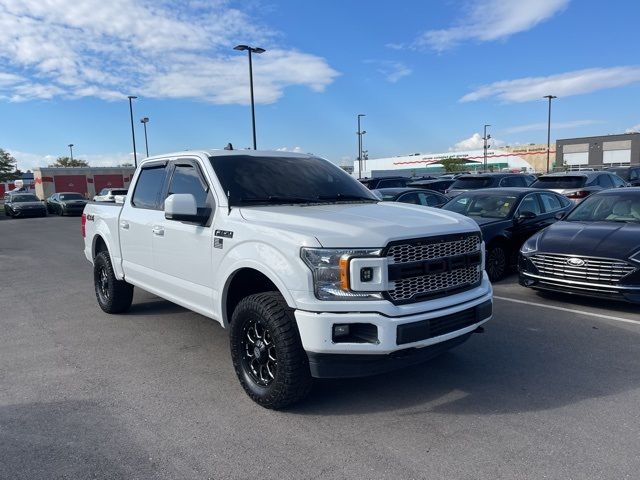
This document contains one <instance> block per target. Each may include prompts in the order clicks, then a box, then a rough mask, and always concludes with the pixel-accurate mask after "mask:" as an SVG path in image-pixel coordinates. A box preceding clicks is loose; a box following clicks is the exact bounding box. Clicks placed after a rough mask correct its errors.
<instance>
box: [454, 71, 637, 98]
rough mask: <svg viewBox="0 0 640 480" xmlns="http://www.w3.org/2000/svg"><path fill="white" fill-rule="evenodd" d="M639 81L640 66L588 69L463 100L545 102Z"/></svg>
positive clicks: (497, 85)
mask: <svg viewBox="0 0 640 480" xmlns="http://www.w3.org/2000/svg"><path fill="white" fill-rule="evenodd" d="M637 82H640V67H639V66H626V67H611V68H588V69H585V70H576V71H573V72H567V73H561V74H558V75H549V76H547V77H527V78H520V79H517V80H502V81H499V82H494V83H491V84H489V85H483V86H481V87H479V88H477V89H475V90H474V91H472V92H470V93H468V94H466V95H465V96H464V97H462V98H461V99H460V101H461V102H475V101H477V100H481V99H483V98H490V97H495V98H498V99H499V100H502V101H504V102H528V101H531V100H541V99H542V97H543V96H544V95H556V96H557V97H569V96H571V95H579V94H583V93H590V92H595V91H596V90H602V89H605V88H614V87H622V86H625V85H629V84H632V83H637Z"/></svg>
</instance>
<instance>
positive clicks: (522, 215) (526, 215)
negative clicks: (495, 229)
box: [516, 210, 537, 223]
mask: <svg viewBox="0 0 640 480" xmlns="http://www.w3.org/2000/svg"><path fill="white" fill-rule="evenodd" d="M536 217H537V215H536V214H535V213H533V212H530V211H529V210H525V211H523V212H520V213H519V214H518V216H517V217H516V221H517V222H518V223H520V222H524V221H525V220H531V219H533V218H536Z"/></svg>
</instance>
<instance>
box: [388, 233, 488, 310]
mask: <svg viewBox="0 0 640 480" xmlns="http://www.w3.org/2000/svg"><path fill="white" fill-rule="evenodd" d="M480 246H481V240H480V236H479V235H478V234H477V233H470V234H465V235H462V236H457V238H455V239H447V238H440V239H439V238H437V237H435V238H433V239H429V238H427V239H415V240H407V241H406V243H400V244H395V245H391V246H390V247H389V249H388V251H387V257H389V258H390V259H391V260H392V261H393V263H394V264H402V263H412V262H420V261H425V260H435V259H446V258H449V257H454V256H459V255H465V254H470V253H475V252H478V251H480ZM481 279H482V268H481V265H473V266H469V267H465V268H458V269H455V270H451V271H447V272H441V273H433V274H429V275H420V276H414V277H408V278H402V279H400V280H395V281H394V288H393V290H389V291H388V292H387V293H388V295H389V297H390V298H391V300H392V301H394V302H409V301H411V299H413V298H416V297H417V298H418V300H417V301H421V300H424V299H425V298H427V297H429V296H430V295H437V294H438V292H442V291H447V290H453V289H464V288H465V287H468V288H470V287H471V286H473V285H476V284H477V283H478V282H480V280H481Z"/></svg>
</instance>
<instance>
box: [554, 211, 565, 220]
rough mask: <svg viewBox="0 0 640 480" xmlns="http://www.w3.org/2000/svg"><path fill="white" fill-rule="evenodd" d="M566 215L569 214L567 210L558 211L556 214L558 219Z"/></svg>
mask: <svg viewBox="0 0 640 480" xmlns="http://www.w3.org/2000/svg"><path fill="white" fill-rule="evenodd" d="M566 216H567V212H558V213H556V214H555V215H554V217H555V219H556V220H562V219H563V218H564V217H566Z"/></svg>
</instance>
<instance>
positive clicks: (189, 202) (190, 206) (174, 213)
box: [164, 193, 208, 224]
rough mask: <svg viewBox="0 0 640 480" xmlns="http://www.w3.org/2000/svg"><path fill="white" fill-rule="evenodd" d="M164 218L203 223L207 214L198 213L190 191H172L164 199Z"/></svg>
mask: <svg viewBox="0 0 640 480" xmlns="http://www.w3.org/2000/svg"><path fill="white" fill-rule="evenodd" d="M164 218H166V219H167V220H176V221H178V222H196V223H200V224H204V223H205V222H206V221H207V219H208V216H207V217H205V216H204V215H202V214H200V215H198V206H197V205H196V199H195V197H194V196H193V195H191V194H190V193H174V194H172V195H169V196H168V197H167V198H166V200H165V201H164Z"/></svg>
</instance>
